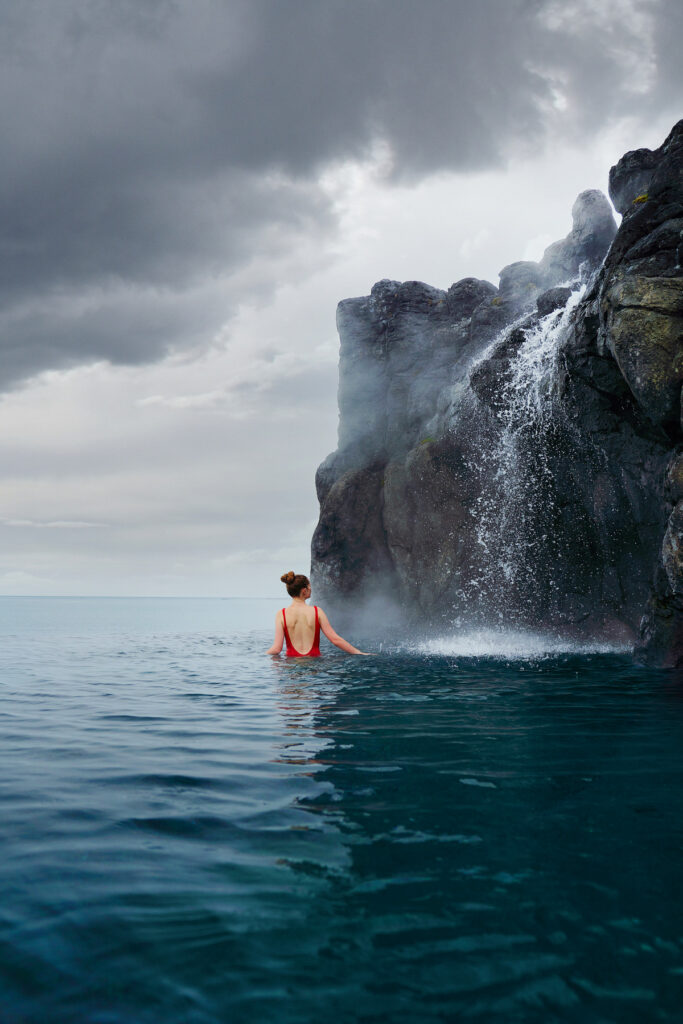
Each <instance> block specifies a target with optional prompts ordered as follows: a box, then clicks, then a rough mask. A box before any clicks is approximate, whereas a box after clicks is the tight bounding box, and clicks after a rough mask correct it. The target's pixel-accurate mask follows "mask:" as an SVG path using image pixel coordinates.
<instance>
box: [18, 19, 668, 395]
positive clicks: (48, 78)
mask: <svg viewBox="0 0 683 1024" xmlns="http://www.w3.org/2000/svg"><path fill="white" fill-rule="evenodd" d="M608 6H610V9H611V10H613V16H612V17H611V20H610V19H608V22H609V24H606V25H605V28H604V31H603V32H602V33H601V32H600V31H596V30H595V26H594V23H593V22H591V19H590V15H587V14H586V12H587V11H590V8H589V7H588V5H586V4H584V3H583V2H578V0H577V2H576V3H574V4H568V3H564V4H562V5H559V6H558V5H557V4H555V3H550V2H545V0H533V2H532V0H478V2H477V3H471V2H470V0H462V2H460V0H420V2H419V3H418V2H417V0H288V2H284V0H146V2H145V3H144V4H140V3H139V2H138V0H90V2H88V0H60V3H58V4H56V3H54V2H52V0H22V3H21V4H16V3H14V2H12V0H4V2H3V0H0V40H1V42H0V48H1V54H2V70H1V71H0V76H1V77H0V86H1V88H0V97H1V99H0V133H1V137H2V139H3V144H4V154H3V178H2V180H3V186H2V194H1V196H0V224H1V225H2V227H1V229H0V261H1V266H0V270H1V273H0V301H1V303H2V305H1V306H0V337H2V346H3V350H4V356H5V358H4V360H3V364H4V365H3V371H2V375H1V376H0V380H1V381H2V382H3V383H4V385H5V386H8V385H9V384H11V383H12V382H14V381H16V380H20V379H22V378H26V377H27V376H30V375H31V374H33V373H35V372H38V371H40V370H42V369H46V368H50V367H59V366H65V365H73V364H74V363H77V362H79V361H87V360H92V359H99V358H104V359H109V360H111V361H114V362H117V361H118V362H141V361H149V360H153V359H156V358H159V357H160V356H161V355H163V354H164V353H165V352H167V351H168V350H170V349H172V348H177V347H183V346H187V345H195V344H197V342H198V339H200V338H201V337H202V336H203V337H204V338H209V337H210V335H211V333H212V331H213V330H215V328H216V327H217V326H219V325H220V323H221V322H223V321H224V320H225V319H226V318H227V317H228V316H229V315H230V313H231V311H232V309H234V306H235V303H236V301H237V296H236V295H235V294H231V293H230V291H229V289H226V291H225V293H224V294H223V293H222V292H221V290H220V288H218V287H217V288H216V290H215V292H214V293H213V294H212V295H205V296H204V299H203V300H202V299H201V297H198V294H197V288H198V287H199V286H200V285H201V284H202V282H207V281H210V280H211V279H212V278H216V277H217V276H218V275H219V274H223V275H224V274H226V272H229V271H230V270H232V269H237V268H239V267H240V266H242V265H244V264H245V262H246V261H248V260H249V259H252V258H253V257H254V256H256V255H258V253H259V250H260V249H261V250H262V249H263V248H265V247H268V248H270V247H272V246H275V245H277V244H279V245H281V246H285V247H286V245H287V240H288V239H290V240H291V244H295V240H296V238H297V237H300V236H302V235H304V236H310V235H312V234H315V233H316V232H319V233H320V237H321V239H322V237H323V236H324V232H325V231H329V230H330V229H331V228H332V226H333V219H332V210H331V208H330V207H329V205H328V203H327V202H326V200H325V197H324V195H323V194H322V193H321V191H320V189H319V188H318V186H317V185H316V180H315V176H316V172H317V171H318V170H319V169H320V168H321V167H322V166H324V165H325V164H326V163H329V162H330V161H334V160H337V159H343V158H347V157H363V156H364V155H366V154H367V153H368V152H369V149H370V147H371V146H372V144H373V143H374V142H376V141H378V140H379V141H381V142H383V143H385V144H386V145H387V146H388V147H389V149H390V151H391V153H392V156H393V161H394V164H393V166H394V171H393V174H394V176H395V177H411V178H417V177H419V176H421V175H423V174H425V173H429V172H432V171H435V170H440V169H458V170H475V169H480V168H486V167H491V166H495V165H498V164H500V163H501V162H502V161H504V160H505V158H506V157H507V156H509V155H510V154H512V153H514V152H518V151H520V150H526V151H529V150H530V149H531V148H533V147H534V146H540V145H542V144H543V141H544V139H545V138H546V136H547V132H548V130H549V128H553V126H555V127H557V125H558V124H561V125H562V126H563V130H565V131H567V132H570V131H575V130H581V131H583V132H590V131H595V130H597V129H598V128H599V127H600V126H601V125H602V124H603V123H604V122H605V121H606V120H607V119H609V118H610V117H612V116H614V115H615V114H619V113H621V112H623V111H624V110H625V109H626V107H627V105H628V109H629V112H631V113H633V112H634V111H635V112H636V113H637V111H638V109H639V108H638V104H641V106H642V104H643V103H644V102H645V99H644V98H643V97H640V98H639V97H638V96H635V97H634V95H633V94H631V93H629V92H628V89H626V90H625V89H624V88H622V84H623V82H628V77H629V71H630V72H631V74H633V73H634V72H635V71H636V70H637V69H636V68H635V63H637V61H638V60H641V59H642V58H641V56H640V54H641V50H640V49H639V45H638V38H637V37H638V32H639V31H640V29H639V28H638V27H634V26H633V25H630V23H629V14H630V12H631V11H632V10H635V7H634V6H633V5H632V4H630V3H628V2H627V0H623V2H620V0H614V2H613V3H612V4H611V5H608ZM674 6H675V5H674ZM558 10H559V12H560V13H559V14H558ZM648 10H651V11H652V12H653V13H655V14H657V13H659V14H660V15H661V18H660V20H661V24H662V25H664V26H665V23H666V14H667V11H666V4H662V5H660V6H657V5H652V6H651V8H648ZM584 22H585V25H584ZM656 38H657V40H658V45H659V46H660V48H661V51H662V54H663V59H662V69H663V76H662V77H660V78H659V79H654V80H653V84H652V85H651V87H650V88H649V90H648V92H647V97H646V98H647V101H648V103H650V105H651V104H652V103H653V102H654V101H655V99H656V97H657V96H659V95H660V94H661V95H663V96H666V95H667V88H668V77H669V76H670V77H671V78H674V76H679V75H680V64H679V61H678V54H677V52H675V50H674V48H672V45H671V36H670V34H669V33H667V31H666V27H664V30H662V28H661V25H658V26H657V35H656ZM629 60H630V61H631V63H632V66H631V68H629ZM676 81H679V79H676ZM558 90H559V94H560V99H559V101H558ZM563 107H565V108H566V110H565V113H560V112H559V111H561V110H562V109H563ZM266 287H267V283H266V282H264V289H265V288H266Z"/></svg>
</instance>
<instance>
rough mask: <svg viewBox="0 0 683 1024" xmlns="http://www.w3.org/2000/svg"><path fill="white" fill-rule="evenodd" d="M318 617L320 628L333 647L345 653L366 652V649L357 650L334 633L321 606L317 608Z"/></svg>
mask: <svg viewBox="0 0 683 1024" xmlns="http://www.w3.org/2000/svg"><path fill="white" fill-rule="evenodd" d="M318 618H319V619H320V628H321V629H322V631H323V633H324V634H325V636H326V637H327V639H328V640H329V641H330V643H333V644H334V646H335V647H339V648H340V650H342V651H346V653H347V654H367V651H359V650H358V648H357V647H354V646H353V644H350V643H349V642H348V640H345V639H344V637H343V636H339V633H335V631H334V630H333V629H332V626H331V625H330V620H329V619H328V617H327V615H326V614H325V612H324V611H323V610H322V608H318Z"/></svg>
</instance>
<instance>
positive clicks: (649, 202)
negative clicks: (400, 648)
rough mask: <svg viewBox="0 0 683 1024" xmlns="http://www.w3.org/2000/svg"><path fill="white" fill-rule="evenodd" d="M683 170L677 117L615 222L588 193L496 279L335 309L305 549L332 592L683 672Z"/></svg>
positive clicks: (616, 187) (638, 164) (319, 580)
mask: <svg viewBox="0 0 683 1024" xmlns="http://www.w3.org/2000/svg"><path fill="white" fill-rule="evenodd" d="M682 169H683V122H681V123H679V124H678V125H677V126H676V127H675V128H674V129H673V131H672V132H671V134H670V136H669V138H668V139H667V140H666V141H665V143H664V144H663V145H662V146H661V147H660V148H659V150H656V151H654V152H652V153H651V152H650V151H647V150H639V151H636V152H635V153H629V154H626V156H625V157H623V158H622V160H620V161H619V163H618V164H617V165H616V166H615V168H613V169H612V172H611V174H610V194H611V195H612V198H613V201H614V202H615V205H616V206H617V208H618V209H620V210H621V212H623V213H624V217H623V220H622V223H621V225H620V227H619V230H618V232H617V231H616V224H615V222H614V219H613V216H612V212H611V208H610V206H609V203H608V202H607V200H606V198H605V197H604V196H603V195H602V193H599V192H596V191H595V190H590V191H589V192H584V193H582V194H581V195H580V196H579V197H578V199H577V201H576V203H575V204H574V208H573V211H572V213H573V227H572V231H571V232H570V234H569V235H568V236H567V237H566V238H565V239H562V240H561V241H559V242H557V243H554V244H553V245H551V246H549V247H548V249H547V250H546V252H545V254H544V256H543V259H542V260H541V261H540V262H539V263H531V262H528V261H523V262H519V263H514V264H511V265H509V266H507V267H505V268H504V269H503V271H502V272H501V275H500V282H499V287H498V288H496V287H495V286H494V285H493V284H491V283H489V282H485V281H479V280H477V279H474V278H466V279H464V280H463V281H459V282H457V283H456V284H454V285H453V286H452V287H451V288H449V289H448V290H447V291H441V290H439V289H435V288H431V287H430V286H429V285H425V284H423V283H421V282H403V283H400V282H394V281H381V282H379V283H378V284H376V285H375V286H374V287H373V289H372V291H371V294H370V295H369V296H365V297H362V298H357V299H347V300H344V301H343V302H341V303H340V304H339V308H338V315H337V323H338V329H339V335H340V342H341V346H340V371H339V409H340V424H339V446H338V449H337V451H336V452H335V453H333V454H332V455H331V456H329V457H328V458H327V459H326V460H325V462H324V463H323V464H322V466H321V467H320V469H319V470H318V475H317V478H316V484H317V487H318V496H319V499H320V503H321V509H320V520H319V523H318V527H317V529H316V531H315V534H314V537H313V542H312V574H313V577H314V580H315V584H316V586H318V587H320V588H321V589H322V590H323V591H324V592H325V598H326V600H328V601H331V602H332V603H333V604H334V602H335V600H337V601H341V600H342V599H347V598H348V597H350V596H353V597H354V598H355V599H360V598H363V597H365V596H368V595H374V594H378V593H381V594H384V595H388V596H389V597H391V598H392V599H393V600H394V601H395V602H396V603H397V604H399V605H401V606H402V607H403V609H404V610H405V613H406V615H407V616H408V617H412V618H417V619H420V620H421V621H423V622H429V623H433V624H435V625H436V624H438V623H440V622H441V621H442V620H446V621H448V622H449V623H453V622H455V623H458V622H463V623H482V624H483V623H487V624H490V623H491V622H501V623H504V624H515V625H520V626H530V627H533V628H549V629H552V630H555V631H560V632H562V633H564V634H568V635H575V636H577V637H578V636H581V637H595V638H600V639H613V640H616V641H622V642H630V643H633V644H634V645H635V649H636V653H637V656H638V657H639V658H641V659H643V660H647V661H651V662H653V663H656V664H664V665H677V664H683V577H682V570H681V530H682V528H683V504H682V501H683V469H681V466H682V465H683V462H682V460H683V455H682V454H681V450H682V446H683V431H682V429H681V385H682V384H683V338H682V335H681V324H682V322H683V320H682V318H683V307H682V299H681V260H680V256H681V246H682V239H683V234H682V232H683V189H682V183H681V174H682ZM645 192H646V193H647V195H646V198H642V196H643V194H644V193H645ZM633 193H635V194H633ZM577 289H580V290H577Z"/></svg>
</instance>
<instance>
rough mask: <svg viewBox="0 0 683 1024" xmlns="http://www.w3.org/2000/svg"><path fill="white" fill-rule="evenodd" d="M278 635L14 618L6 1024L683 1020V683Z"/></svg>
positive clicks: (89, 604) (63, 603)
mask: <svg viewBox="0 0 683 1024" xmlns="http://www.w3.org/2000/svg"><path fill="white" fill-rule="evenodd" d="M277 607H278V603H277V602H270V601H245V602H239V603H238V602H234V601H219V600H206V601H203V600H187V601H185V600H177V601H174V600H116V599H112V600H105V599H98V600H94V599H89V600H76V599H28V598H24V599H10V598H3V599H0V808H1V813H2V818H1V820H2V830H1V832H0V873H1V875H2V894H3V895H2V901H1V903H0V1021H1V1022H2V1024H20V1022H21V1024H29V1022H30V1024H33V1022H40V1024H51V1022H78V1024H86V1022H87V1024H138V1022H154V1024H156V1022H163V1024H225V1022H242V1021H254V1022H259V1024H261V1022H292V1024H294V1022H297V1024H298V1022H309V1021H310V1022H318V1021H320V1022H323V1021H324V1022H327V1021H329V1020H334V1021H342V1022H346V1021H362V1022H368V1024H370V1022H380V1021H382V1022H383V1021H390V1022H406V1024H408V1022H411V1024H416V1022H418V1024H419V1022H422V1021H459V1020H472V1021H482V1022H487V1024H488V1022H498V1021H500V1022H506V1024H507V1022H514V1021H525V1022H527V1021H528V1022H536V1021H538V1022H544V1024H545V1022H548V1021H572V1022H574V1021H575V1022H582V1024H585V1022H596V1024H597V1022H601V1024H610V1022H620V1024H621V1022H631V1021H633V1022H636V1021H637V1022H639V1024H642V1022H643V1021H680V1020H681V1019H683V1016H682V1013H681V1005H682V997H683V887H682V886H681V884H680V880H679V876H680V873H681V870H682V866H683V858H682V856H681V855H682V853H683V819H682V816H681V808H682V805H683V800H682V798H683V682H681V680H680V679H677V678H676V677H675V676H673V675H671V674H669V673H661V672H654V671H651V670H645V669H643V668H639V667H637V666H633V665H632V664H631V662H630V659H629V658H628V657H627V656H626V655H624V654H621V653H619V652H609V651H589V650H586V651H584V652H582V653H581V652H578V653H577V652H571V651H566V650H563V649H562V645H560V644H555V645H553V644H551V645H547V644H545V643H544V642H541V641H539V640H538V639H534V638H529V637H525V636H523V635H516V636H505V635H503V636H501V635H499V634H472V635H462V634H461V635H457V636H453V637H445V638H442V639H441V640H440V641H438V642H433V643H431V644H426V645H414V646H412V647H411V646H410V645H404V646H400V645H398V644H395V643H394V644H387V643H386V642H385V643H384V645H383V650H382V654H381V655H379V656H377V657H374V658H353V657H348V656H345V655H342V654H341V653H340V652H336V651H335V650H334V649H331V648H330V647H329V646H327V645H326V650H325V652H324V653H325V657H324V658H321V659H320V660H319V661H308V662H306V661H296V660H291V661H289V662H288V661H286V660H284V659H283V660H281V661H277V660H273V659H270V658H268V657H266V656H265V655H264V653H263V652H264V650H265V649H266V647H267V646H268V644H269V643H270V642H271V639H272V630H271V623H272V619H273V615H274V612H275V610H276V608H277ZM351 639H353V640H357V639H360V638H357V637H355V636H353V637H351ZM366 643H367V644H368V646H369V648H370V649H374V650H378V647H379V644H378V642H373V641H372V640H371V639H368V640H367V641H366Z"/></svg>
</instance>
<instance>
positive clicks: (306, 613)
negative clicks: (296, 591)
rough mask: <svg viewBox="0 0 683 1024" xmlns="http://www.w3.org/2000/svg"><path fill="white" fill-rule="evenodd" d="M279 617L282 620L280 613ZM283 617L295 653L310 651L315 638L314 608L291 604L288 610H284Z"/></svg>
mask: <svg viewBox="0 0 683 1024" xmlns="http://www.w3.org/2000/svg"><path fill="white" fill-rule="evenodd" d="M279 615H280V618H282V612H280V613H279ZM285 615H286V618H287V630H288V632H289V637H290V640H291V641H292V643H293V644H294V646H295V647H296V649H297V651H302V652H303V653H305V652H307V651H310V649H311V647H312V646H313V638H314V636H315V607H311V608H309V607H308V605H306V604H291V605H290V606H289V608H285ZM283 625H284V623H283Z"/></svg>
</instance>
